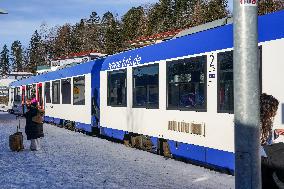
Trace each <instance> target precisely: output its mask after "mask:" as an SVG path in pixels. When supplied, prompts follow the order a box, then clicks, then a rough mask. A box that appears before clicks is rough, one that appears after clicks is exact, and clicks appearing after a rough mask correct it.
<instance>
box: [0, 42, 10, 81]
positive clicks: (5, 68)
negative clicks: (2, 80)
mask: <svg viewBox="0 0 284 189" xmlns="http://www.w3.org/2000/svg"><path fill="white" fill-rule="evenodd" d="M0 66H1V67H0V68H1V76H2V77H3V76H6V75H7V74H8V73H9V72H10V64H9V50H8V48H7V45H6V44H5V45H4V46H3V50H2V51H1V57H0Z"/></svg>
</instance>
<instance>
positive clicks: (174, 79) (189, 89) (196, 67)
mask: <svg viewBox="0 0 284 189" xmlns="http://www.w3.org/2000/svg"><path fill="white" fill-rule="evenodd" d="M206 61H207V58H206V56H200V57H194V58H189V59H183V60H177V61H172V62H168V63H167V69H168V108H170V109H189V110H206V91H205V87H206Z"/></svg>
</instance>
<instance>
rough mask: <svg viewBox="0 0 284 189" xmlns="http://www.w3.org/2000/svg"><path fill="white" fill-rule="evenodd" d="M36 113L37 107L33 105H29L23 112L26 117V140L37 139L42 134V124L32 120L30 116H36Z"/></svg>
mask: <svg viewBox="0 0 284 189" xmlns="http://www.w3.org/2000/svg"><path fill="white" fill-rule="evenodd" d="M37 113H38V109H37V108H35V107H33V106H31V107H30V108H29V110H28V111H27V112H26V113H25V117H26V127H25V132H26V135H27V139H28V140H31V139H37V138H40V137H43V136H44V134H43V124H42V123H36V122H33V121H32V117H34V116H36V115H37Z"/></svg>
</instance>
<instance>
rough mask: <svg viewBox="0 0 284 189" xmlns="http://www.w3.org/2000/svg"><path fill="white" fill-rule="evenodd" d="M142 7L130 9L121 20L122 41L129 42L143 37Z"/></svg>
mask: <svg viewBox="0 0 284 189" xmlns="http://www.w3.org/2000/svg"><path fill="white" fill-rule="evenodd" d="M143 19H144V10H143V7H141V6H140V7H132V8H131V9H130V10H129V11H128V12H127V13H126V14H125V15H124V16H123V18H122V35H123V39H124V41H130V40H133V39H135V38H137V37H140V36H142V35H143V31H142V30H141V25H142V24H143Z"/></svg>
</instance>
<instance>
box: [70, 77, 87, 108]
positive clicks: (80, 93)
mask: <svg viewBox="0 0 284 189" xmlns="http://www.w3.org/2000/svg"><path fill="white" fill-rule="evenodd" d="M73 104H74V105H85V76H80V77H74V79H73Z"/></svg>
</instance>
